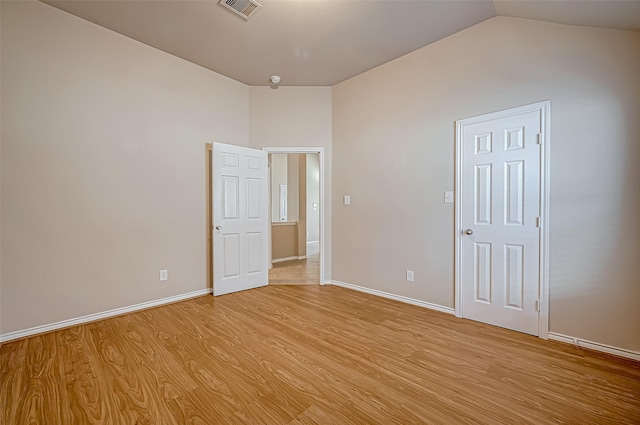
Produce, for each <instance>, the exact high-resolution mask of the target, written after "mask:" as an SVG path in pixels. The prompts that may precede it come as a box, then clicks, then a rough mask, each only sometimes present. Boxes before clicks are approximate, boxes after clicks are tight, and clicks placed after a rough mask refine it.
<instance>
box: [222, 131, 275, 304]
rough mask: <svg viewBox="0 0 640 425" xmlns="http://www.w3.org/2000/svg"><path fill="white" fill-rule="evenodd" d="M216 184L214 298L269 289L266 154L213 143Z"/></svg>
mask: <svg viewBox="0 0 640 425" xmlns="http://www.w3.org/2000/svg"><path fill="white" fill-rule="evenodd" d="M212 179H213V181H212V188H213V220H212V222H213V226H214V230H213V294H214V295H222V294H227V293H230V292H236V291H241V290H245V289H251V288H256V287H259V286H264V285H267V283H268V281H269V276H268V267H267V266H268V226H269V222H268V221H269V219H268V211H267V208H268V205H269V204H268V202H267V196H268V168H267V155H266V153H265V152H263V151H260V150H257V149H249V148H245V147H241V146H234V145H226V144H222V143H214V144H213V173H212Z"/></svg>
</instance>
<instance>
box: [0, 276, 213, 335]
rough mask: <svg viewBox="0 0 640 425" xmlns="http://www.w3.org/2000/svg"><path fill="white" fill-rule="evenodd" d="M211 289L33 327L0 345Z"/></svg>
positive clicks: (182, 298) (18, 332) (174, 300)
mask: <svg viewBox="0 0 640 425" xmlns="http://www.w3.org/2000/svg"><path fill="white" fill-rule="evenodd" d="M210 293H211V289H209V288H207V289H199V290H197V291H193V292H187V293H186V294H180V295H174V296H172V297H167V298H161V299H159V300H154V301H146V302H143V303H140V304H134V305H130V306H127V307H120V308H114V309H113V310H107V311H103V312H101V313H94V314H88V315H86V316H82V317H76V318H74V319H67V320H62V321H60V322H56V323H50V324H48V325H41V326H35V327H33V328H29V329H24V330H21V331H15V332H9V333H6V334H3V335H0V343H3V342H7V341H11V340H14V339H18V338H24V337H27V336H32V335H36V334H41V333H45V332H51V331H55V330H58V329H62V328H68V327H71V326H76V325H81V324H83V323H89V322H95V321H97V320H102V319H106V318H108V317H113V316H119V315H121V314H126V313H132V312H134V311H138V310H144V309H147V308H151V307H157V306H161V305H163V304H170V303H174V302H176V301H183V300H187V299H189V298H195V297H199V296H201V295H206V294H210Z"/></svg>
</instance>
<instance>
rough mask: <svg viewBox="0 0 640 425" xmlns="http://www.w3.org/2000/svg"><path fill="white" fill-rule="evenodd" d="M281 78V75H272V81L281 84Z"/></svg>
mask: <svg viewBox="0 0 640 425" xmlns="http://www.w3.org/2000/svg"><path fill="white" fill-rule="evenodd" d="M280 80H281V78H280V76H279V75H272V76H271V82H272V83H273V84H280Z"/></svg>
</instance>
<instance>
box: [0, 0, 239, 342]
mask: <svg viewBox="0 0 640 425" xmlns="http://www.w3.org/2000/svg"><path fill="white" fill-rule="evenodd" d="M1 29H2V80H1V84H2V134H1V136H2V164H1V166H2V179H1V180H2V206H1V214H2V241H1V245H2V268H1V270H2V276H1V278H2V280H1V288H0V293H1V297H2V298H1V301H0V303H1V304H0V310H1V313H0V319H1V323H0V333H3V334H5V333H8V332H12V331H17V330H22V329H26V328H29V327H33V326H37V325H43V324H49V323H53V322H57V321H61V320H65V319H69V318H74V317H78V316H82V315H86V314H92V313H97V312H101V311H105V310H109V309H113V308H118V307H123V306H129V305H132V304H136V303H139V302H144V301H150V300H155V299H160V298H163V297H168V296H172V295H176V294H183V293H188V292H190V291H195V290H200V289H206V288H207V282H206V249H205V247H206V235H205V178H206V177H205V164H206V162H205V143H207V142H212V141H221V142H227V143H234V144H241V145H249V121H248V116H249V88H248V87H247V86H245V85H243V84H240V83H237V82H235V81H232V80H230V79H228V78H226V77H223V76H220V75H218V74H215V73H213V72H211V71H208V70H205V69H203V68H201V67H199V66H196V65H193V64H191V63H188V62H186V61H183V60H181V59H178V58H176V57H174V56H171V55H168V54H166V53H163V52H160V51H158V50H155V49H153V48H150V47H148V46H144V45H142V44H140V43H138V42H135V41H133V40H131V39H128V38H126V37H123V36H121V35H118V34H116V33H114V32H111V31H108V30H105V29H103V28H100V27H98V26H96V25H94V24H92V23H89V22H87V21H84V20H81V19H79V18H76V17H73V16H71V15H68V14H66V13H65V12H62V11H60V10H57V9H54V8H52V7H50V6H47V5H45V4H43V3H39V2H2V25H1ZM162 268H167V269H168V270H169V281H168V282H167V283H163V284H161V283H160V282H159V281H158V273H159V270H160V269H162Z"/></svg>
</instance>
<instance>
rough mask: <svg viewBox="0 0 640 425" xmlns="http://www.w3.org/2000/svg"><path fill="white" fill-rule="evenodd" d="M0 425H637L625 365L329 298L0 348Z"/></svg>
mask: <svg viewBox="0 0 640 425" xmlns="http://www.w3.org/2000/svg"><path fill="white" fill-rule="evenodd" d="M0 359H1V368H0V372H1V378H0V400H1V403H2V404H1V416H0V422H1V423H2V424H7V425H9V424H11V425H21V424H31V423H33V424H36V423H39V424H52V425H53V424H207V425H212V424H292V425H293V424H296V425H301V424H316V425H331V424H336V425H338V424H339V425H348V424H360V425H362V424H384V425H389V424H402V425H406V424H461V423H466V424H527V423H531V424H557V423H564V424H581V425H582V424H622V423H625V424H638V423H640V363H638V362H633V361H629V360H624V359H619V358H615V357H610V356H607V355H603V354H599V353H595V352H590V351H586V350H581V349H579V348H576V347H573V346H569V345H565V344H561V343H557V342H548V341H543V340H540V339H538V338H535V337H531V336H527V335H524V334H519V333H516V332H511V331H507V330H504V329H500V328H496V327H491V326H487V325H483V324H479V323H474V322H471V321H467V320H461V319H456V318H454V317H452V316H449V315H447V314H443V313H438V312H434V311H430V310H427V309H423V308H420V307H415V306H411V305H406V304H401V303H398V302H395V301H391V300H386V299H383V298H377V297H374V296H371V295H367V294H362V293H358V292H353V291H350V290H348V289H343V288H339V287H332V286H267V287H264V288H260V289H255V290H250V291H245V292H241V293H236V294H230V295H225V296H222V297H217V298H214V297H212V296H205V297H201V298H197V299H193V300H190V301H185V302H181V303H176V304H172V305H168V306H164V307H159V308H155V309H150V310H146V311H143V312H138V313H133V314H129V315H126V316H120V317H117V318H112V319H108V320H104V321H101V322H95V323H91V324H87V325H82V326H78V327H74V328H70V329H66V330H62V331H58V332H54V333H49V334H45V335H42V336H36V337H32V338H29V339H24V340H21V341H16V342H12V343H6V344H4V345H2V347H1V348H0Z"/></svg>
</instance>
